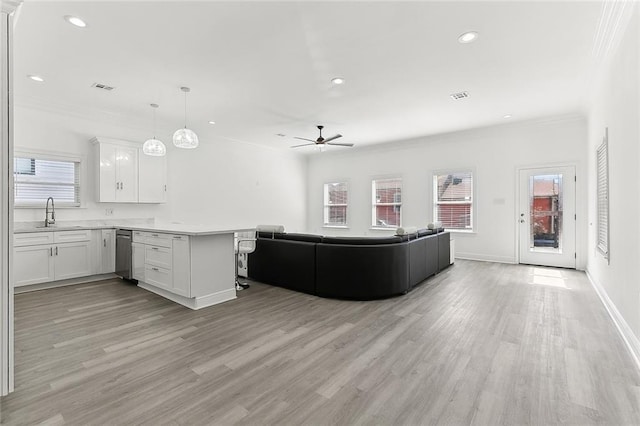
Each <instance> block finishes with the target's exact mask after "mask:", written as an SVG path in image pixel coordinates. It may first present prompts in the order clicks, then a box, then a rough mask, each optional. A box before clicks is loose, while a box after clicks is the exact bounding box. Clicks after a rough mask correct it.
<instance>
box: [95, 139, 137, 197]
mask: <svg viewBox="0 0 640 426" xmlns="http://www.w3.org/2000/svg"><path fill="white" fill-rule="evenodd" d="M92 143H94V145H95V146H96V157H97V164H98V175H97V183H98V184H97V190H98V197H97V198H98V201H99V202H103V203H104V202H108V203H137V202H138V150H139V149H138V147H136V146H135V145H132V144H130V143H126V142H121V143H118V141H113V140H111V139H98V138H94V139H92Z"/></svg>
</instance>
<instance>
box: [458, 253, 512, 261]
mask: <svg viewBox="0 0 640 426" xmlns="http://www.w3.org/2000/svg"><path fill="white" fill-rule="evenodd" d="M456 259H463V260H478V261H480V262H494V263H510V264H515V263H518V262H516V260H515V259H514V258H513V257H507V256H491V255H486V254H480V253H465V252H459V251H456Z"/></svg>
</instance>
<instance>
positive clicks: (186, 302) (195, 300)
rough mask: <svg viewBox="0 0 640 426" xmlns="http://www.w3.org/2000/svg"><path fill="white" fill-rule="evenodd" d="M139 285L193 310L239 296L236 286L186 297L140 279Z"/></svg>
mask: <svg viewBox="0 0 640 426" xmlns="http://www.w3.org/2000/svg"><path fill="white" fill-rule="evenodd" d="M138 287H140V288H143V289H145V290H147V291H150V292H151V293H155V294H157V295H159V296H162V297H164V298H165V299H169V300H171V301H172V302H176V303H178V304H180V305H182V306H186V307H187V308H189V309H193V310H198V309H202V308H206V307H209V306H213V305H217V304H219V303H222V302H227V301H229V300H233V299H235V298H236V297H237V296H236V289H235V288H232V289H228V290H222V291H218V292H216V293H212V294H207V295H205V296H201V297H184V296H180V295H179V294H175V293H171V292H170V291H167V290H164V289H162V288H159V287H156V286H153V285H150V284H147V283H145V282H143V281H138Z"/></svg>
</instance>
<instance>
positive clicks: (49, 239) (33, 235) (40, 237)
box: [13, 232, 53, 247]
mask: <svg viewBox="0 0 640 426" xmlns="http://www.w3.org/2000/svg"><path fill="white" fill-rule="evenodd" d="M51 243H53V232H26V233H24V234H13V246H14V247H24V246H36V245H40V244H51Z"/></svg>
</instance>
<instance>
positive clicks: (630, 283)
mask: <svg viewBox="0 0 640 426" xmlns="http://www.w3.org/2000/svg"><path fill="white" fill-rule="evenodd" d="M639 21H640V17H639V12H638V8H637V7H636V8H635V10H634V12H633V13H632V16H631V20H630V21H629V23H628V25H627V28H626V31H625V32H624V33H623V36H622V38H621V41H620V44H619V46H618V48H617V50H616V51H615V53H614V54H612V56H611V58H610V61H609V62H608V63H607V64H606V66H605V69H604V73H603V74H602V76H601V79H600V80H599V81H598V83H597V84H596V85H595V90H594V96H593V99H592V103H591V109H590V111H589V116H588V120H589V126H588V132H589V144H588V160H589V162H588V165H589V186H588V194H589V204H588V205H589V232H588V238H589V249H588V261H587V271H588V272H589V275H590V276H591V278H592V280H593V281H594V282H595V283H596V285H597V287H599V289H600V291H604V293H605V295H604V298H605V299H607V298H608V299H609V303H612V304H613V314H614V318H615V317H616V316H617V315H620V316H621V317H622V318H617V320H618V321H619V323H620V320H621V319H622V322H626V325H624V324H622V325H623V331H624V330H625V328H626V327H627V326H628V327H630V330H631V332H632V334H633V335H634V336H629V335H627V336H626V337H627V338H630V340H634V339H635V346H636V352H637V354H638V355H640V352H639V351H640V346H639V345H638V342H637V337H638V336H640V274H639V273H638V260H639V259H640V248H639V247H640V243H639V242H640V171H639V169H640V147H639V145H640V128H639V126H640V124H639V123H640V66H639V64H638V61H639V60H640V54H639V49H640V41H639V37H640V29H639V26H640V22H639ZM605 127H608V128H609V191H610V197H609V208H610V211H609V221H610V253H611V259H610V264H607V262H606V260H605V259H604V258H603V256H602V255H601V254H599V253H598V252H597V251H596V226H597V215H596V213H597V210H596V194H597V193H596V176H597V175H596V166H595V158H596V149H597V147H598V146H599V145H600V144H601V143H602V138H603V136H604V132H605ZM609 308H610V309H611V308H612V307H611V306H609ZM627 331H629V330H627Z"/></svg>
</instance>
